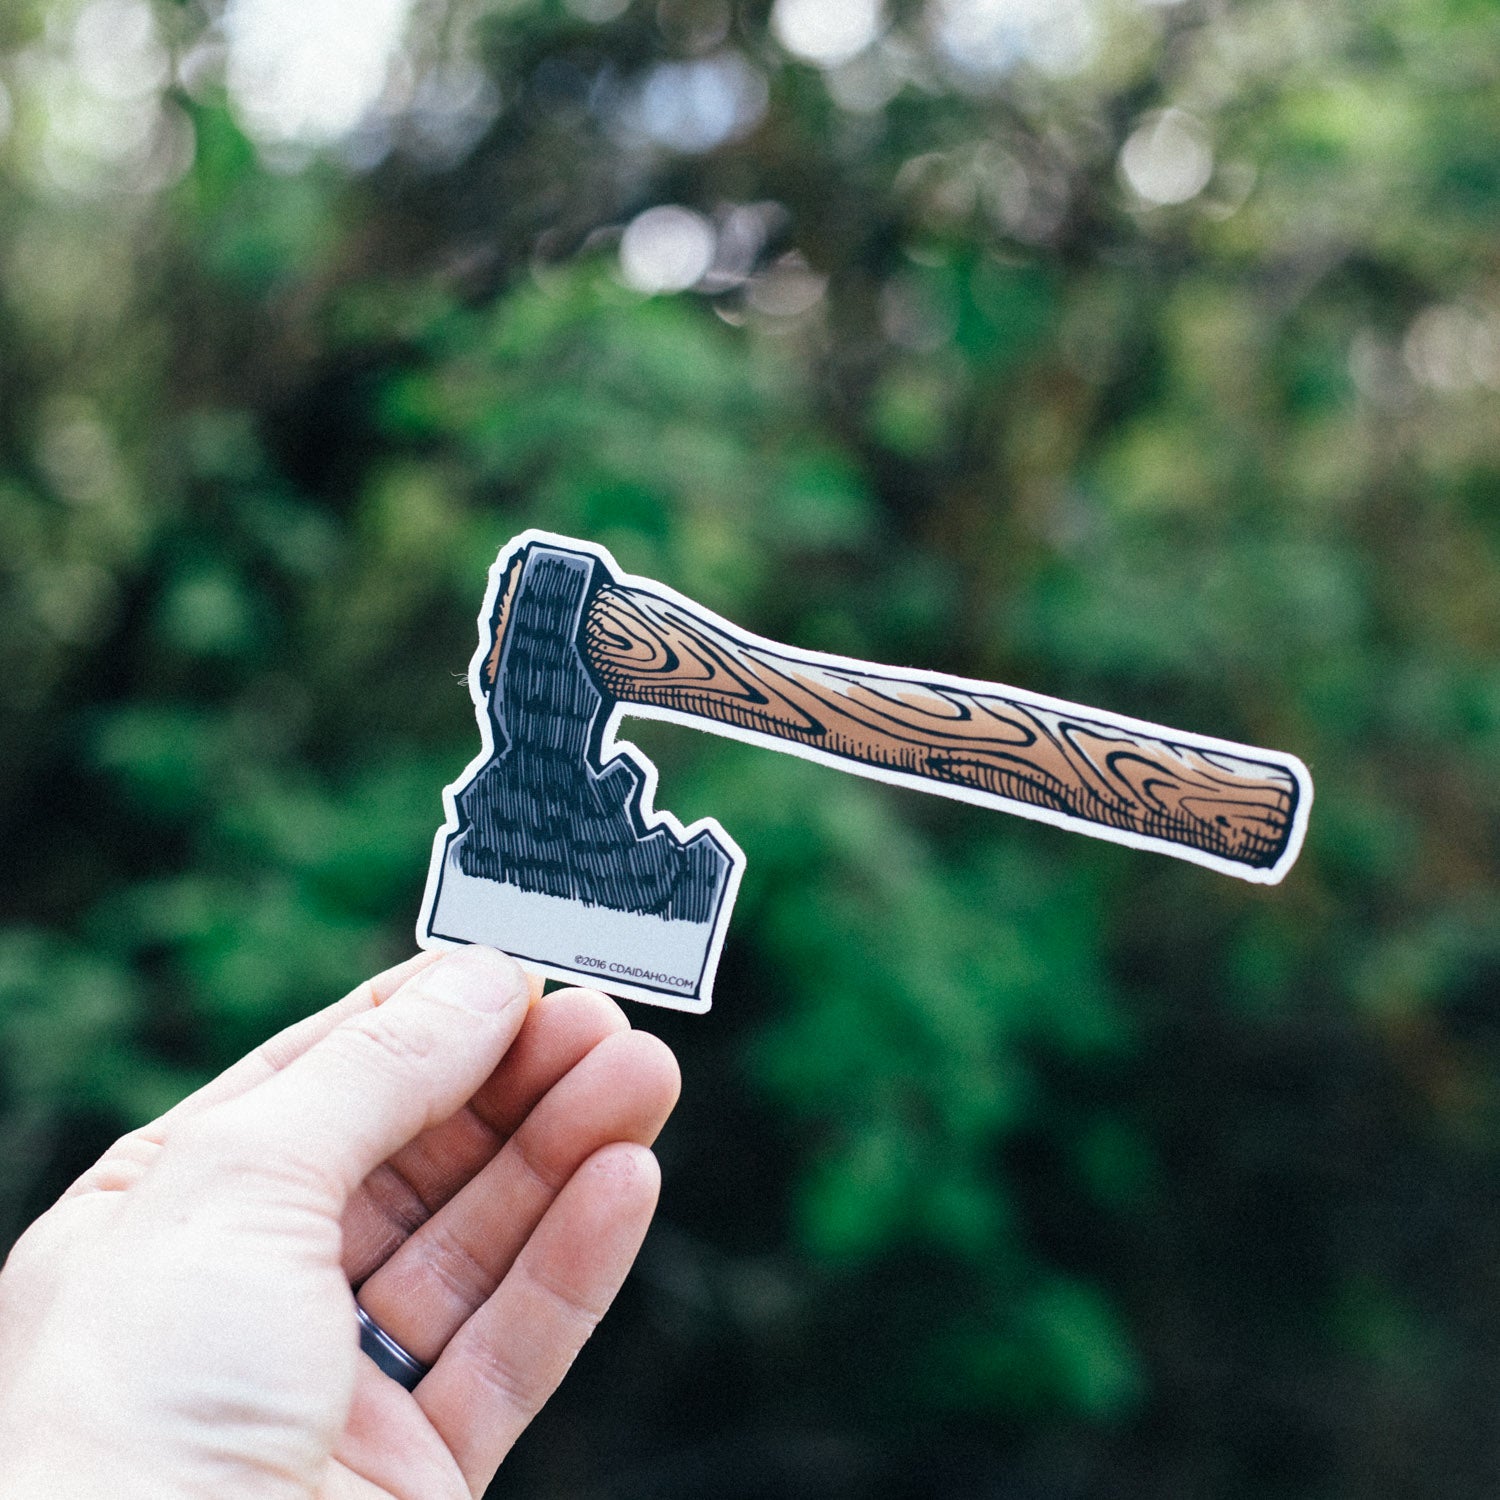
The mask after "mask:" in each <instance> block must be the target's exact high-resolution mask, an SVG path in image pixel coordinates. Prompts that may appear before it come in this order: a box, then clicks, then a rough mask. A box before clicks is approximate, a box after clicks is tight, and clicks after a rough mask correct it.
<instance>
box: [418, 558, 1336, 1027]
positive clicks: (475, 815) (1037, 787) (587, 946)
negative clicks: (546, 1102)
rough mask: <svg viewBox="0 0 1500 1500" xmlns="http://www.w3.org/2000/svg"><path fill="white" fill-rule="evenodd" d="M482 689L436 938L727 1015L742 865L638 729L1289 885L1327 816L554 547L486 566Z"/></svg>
mask: <svg viewBox="0 0 1500 1500" xmlns="http://www.w3.org/2000/svg"><path fill="white" fill-rule="evenodd" d="M469 690H470V693H471V695H472V696H473V699H474V707H475V712H476V714H477V716H478V719H479V729H480V738H481V740H482V742H483V748H482V750H481V751H480V753H479V754H478V755H477V756H475V758H474V759H473V761H471V762H470V764H469V765H468V766H467V767H466V769H465V770H464V773H463V775H462V776H461V777H460V778H459V779H458V780H457V781H455V782H454V783H452V785H450V786H448V787H446V788H444V791H443V806H444V809H445V811H446V813H447V820H446V822H445V823H444V825H443V826H442V828H440V829H439V830H438V833H437V837H436V838H435V839H434V841H433V850H432V863H431V866H430V868H429V871H428V877H427V889H426V893H425V895H424V897H423V901H422V913H421V917H420V919H419V920H418V924H417V941H418V942H419V943H420V944H421V945H422V946H423V947H427V948H441V947H452V946H456V945H459V944H462V943H488V944H491V945H493V946H494V947H497V948H502V949H504V950H505V951H506V952H508V953H512V954H514V955H515V956H516V957H517V958H519V959H520V960H521V961H522V962H523V963H526V964H528V965H529V966H531V967H532V968H534V969H538V970H540V971H542V972H543V973H546V974H549V975H552V976H553V977H556V978H560V979H568V980H582V981H584V982H586V983H591V984H594V985H597V986H598V987H600V988H602V989H606V990H609V991H611V992H612V993H615V994H618V995H624V996H628V997H630V998H632V999H636V1000H645V1001H649V1002H651V1003H652V1004H656V1005H666V1006H671V1007H673V1008H674V1009H678V1010H693V1011H702V1010H707V1009H708V1007H709V1002H710V999H711V995H712V989H713V978H714V970H715V967H716V966H717V964H718V959H719V951H720V948H721V947H722V945H723V941H724V931H725V928H726V927H727V926H728V923H729V913H730V910H731V908H732V907H733V905H734V897H735V891H736V889H737V888H738V886H739V879H740V872H741V870H742V869H743V867H744V858H745V857H744V855H743V854H742V853H741V852H740V849H739V846H738V845H737V844H736V843H735V842H734V840H733V839H732V838H730V836H729V835H728V834H727V833H726V832H725V831H724V829H723V828H722V827H721V826H720V825H719V823H718V822H717V821H716V820H715V819H713V818H704V819H701V820H700V821H699V822H697V823H694V824H693V825H692V826H691V827H690V828H684V827H683V826H682V824H681V823H679V822H678V821H677V819H676V818H674V817H673V816H672V815H671V813H668V812H660V811H657V809H656V808H655V807H654V805H653V795H654V792H655V789H656V769H655V767H654V766H653V765H652V764H651V762H650V761H649V760H647V759H646V758H645V756H644V755H642V754H641V753H640V751H639V750H637V749H636V748H635V747H634V746H632V745H629V744H626V743H624V742H622V741H619V740H617V739H616V732H617V730H618V728H619V724H620V720H621V719H622V718H623V717H625V716H626V715H627V714H633V715H636V716H638V717H642V718H652V719H667V720H670V721H672V722H674V723H680V724H689V725H693V726H695V727H697V728H699V729H707V730H710V731H712V732H713V733H716V734H724V735H729V736H731V737H732V738H734V739H739V740H747V741H750V742H751V743H754V744H757V745H763V746H765V747H766V748H768V749H772V750H783V751H788V752H790V753H791V754H793V755H801V756H804V757H805V758H807V759H809V760H816V761H820V762H822V763H823V764H825V765H829V766H835V767H837V768H838V769H839V770H843V771H854V772H857V773H858V774H860V775H863V776H872V777H875V778H876V779H878V780H881V781H889V782H894V783H896V784H898V785H901V786H908V787H914V788H916V789H918V790H920V791H926V792H936V793H938V794H939V795H941V796H945V797H955V798H957V799H959V800H960V801H963V802H971V803H974V804H975V805H977V806H980V807H993V808H999V809H1000V810H1002V811H1004V812H1012V813H1019V814H1020V815H1021V816H1022V817H1026V818H1035V819H1038V820H1040V821H1042V822H1046V823H1055V824H1057V825H1058V826H1059V827H1062V828H1070V829H1073V830H1075V831H1076V832H1079V833H1088V834H1092V835H1094V836H1095V837H1096V838H1104V839H1112V840H1113V841H1115V842H1116V843H1121V844H1129V845H1130V846H1131V847H1133V848H1137V849H1152V850H1156V851H1158V852H1159V853H1162V854H1172V855H1176V856H1177V857H1179V858H1181V859H1189V860H1193V861H1194V862H1196V863H1198V864H1201V865H1206V866H1208V867H1209V868H1210V869H1213V870H1218V871H1221V872H1222V873H1224V874H1226V875H1235V876H1238V877H1239V878H1240V879H1242V880H1252V881H1258V882H1260V883H1262V884H1271V883H1274V882H1275V881H1278V880H1280V879H1281V877H1282V876H1283V875H1284V874H1285V873H1286V871H1287V870H1288V869H1289V868H1290V867H1291V864H1292V862H1293V861H1294V860H1295V859H1296V857H1297V854H1298V851H1299V850H1300V849H1301V846H1302V839H1303V834H1304V832H1305V831H1306V827H1307V815H1308V809H1309V808H1310V806H1311V804H1312V782H1311V779H1310V778H1309V776H1308V774H1307V770H1306V768H1305V767H1304V766H1303V764H1302V763H1301V761H1299V760H1297V759H1296V758H1295V757H1293V756H1290V755H1282V754H1278V753H1276V752H1274V751H1270V750H1257V749H1254V748H1252V747H1250V746H1248V745H1237V744H1232V743H1230V742H1229V741H1227V740H1217V739H1208V738H1205V737H1203V736H1199V735H1185V734H1179V733H1177V732H1176V731H1175V730H1171V729H1165V728H1163V727H1162V726H1161V725H1158V724H1146V723H1142V722H1141V721H1139V720H1136V719H1128V718H1123V717H1121V716H1120V715H1118V714H1110V713H1104V712H1102V711H1100V710H1098V709H1090V708H1081V707H1079V706H1078V705H1076V704H1072V703H1064V702H1061V701H1060V700H1058V699H1056V698H1047V697H1043V696H1042V695H1040V694H1037V693H1029V692H1021V691H1019V690H1017V689H1015V688H1009V687H1002V686H999V685H998V684H995V683H987V682H972V681H969V680H967V679H965V678H962V677H949V676H946V675H944V674H942V673H938V672H922V671H905V670H901V669H898V668H895V667H882V666H876V665H872V664H871V663H868V662H860V661H851V660H849V659H848V658H846V657H841V656H828V655H824V654H822V653H819V652H815V651H795V650H792V649H790V648H788V647H785V646H778V645H776V644H775V643H774V642H772V641H768V640H764V639H763V638H761V637H760V636H757V635H752V634H750V632H748V631H745V630H740V629H737V628H736V627H735V626H733V625H730V624H729V623H728V622H727V621H725V620H722V619H720V618H719V617H718V616H717V615H715V614H712V613H711V612H710V611H708V610H706V609H704V608H703V606H702V605H700V604H695V603H694V602H693V601H692V600H691V599H687V598H684V597H683V596H682V595H681V594H678V593H676V592H674V591H673V590H671V589H669V588H665V587H663V586H662V585H661V584H658V583H652V582H650V581H648V580H646V579H643V578H634V577H631V576H630V575H628V574H626V573H623V572H621V571H620V569H619V568H618V567H617V566H616V564H615V561H614V559H613V558H612V557H611V556H610V555H609V553H608V552H607V551H605V550H604V548H602V547H598V546H595V545H593V544H592V543H589V542H580V541H575V540H573V539H571V538H568V537H561V536H553V535H551V534H549V533H546V532H541V531H528V532H524V533H523V534H522V535H520V536H518V537H516V538H515V539H514V540H513V541H511V542H509V543H508V544H507V545H506V547H505V548H504V550H503V551H502V552H501V553H500V556H499V557H498V558H497V559H496V562H495V566H494V567H493V568H492V569H491V571H490V581H489V589H488V591H487V593H486V594H485V600H484V605H483V608H482V609H481V611H480V615H479V649H478V650H477V651H476V652H475V654H474V658H473V661H472V662H471V664H470V667H469Z"/></svg>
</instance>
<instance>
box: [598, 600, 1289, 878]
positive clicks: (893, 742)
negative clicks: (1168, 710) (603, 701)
mask: <svg viewBox="0 0 1500 1500" xmlns="http://www.w3.org/2000/svg"><path fill="white" fill-rule="evenodd" d="M580 644H581V646H582V650H583V655H584V658H585V660H586V661H587V663H588V665H589V667H590V669H591V670H592V671H593V672H594V674H595V675H596V677H597V679H598V681H599V683H600V685H601V687H602V688H603V690H604V692H605V694H606V696H609V697H613V698H615V699H618V700H619V701H621V702H624V703H634V704H642V705H651V706H654V707H657V708H661V709H669V710H672V711H674V712H677V713H682V714H687V715H692V716H695V717H701V718H706V719H712V720H717V721H718V722H720V723H722V724H725V725H732V726H736V727H739V728H742V729H747V730H753V731H756V732H758V733H760V734H764V735H769V736H772V737H774V738H775V739H778V740H783V741H789V742H794V743H797V744H801V745H805V746H808V747H810V748H812V749H815V750H817V751H819V752H821V753H823V754H826V755H830V756H835V757H838V758H841V759H844V760H847V761H850V762H853V763H854V765H855V766H860V765H864V766H871V767H883V768H886V769H889V770H892V771H899V772H903V773H905V774H907V775H910V776H916V777H920V778H922V779H923V780H925V781H929V782H931V783H934V785H933V786H932V790H933V791H936V792H942V791H944V790H945V788H948V787H951V788H955V789H958V788H962V789H963V792H962V793H961V794H962V795H971V796H972V795H973V794H975V793H978V794H981V795H983V796H986V797H994V798H995V799H996V800H997V803H1001V802H1011V803H1022V804H1029V805H1031V806H1034V807H1038V808H1045V809H1049V810H1051V811H1052V812H1056V813H1062V814H1066V815H1068V816H1070V817H1074V818H1080V819H1083V820H1085V821H1087V822H1090V823H1097V824H1100V825H1102V826H1104V827H1108V828H1115V829H1122V830H1127V831H1129V832H1132V833H1137V834H1141V835H1145V836H1147V837H1150V838H1156V839H1161V840H1164V841H1167V842H1170V843H1173V844H1180V845H1187V846H1191V847H1193V848H1196V849H1199V850H1202V851H1203V852H1205V853H1208V854H1212V855H1217V856H1219V857H1221V858H1224V859H1228V860H1233V861H1236V862H1238V863H1242V864H1244V865H1247V866H1252V867H1255V868H1260V869H1265V868H1269V867H1270V866H1272V865H1274V864H1275V863H1276V861H1277V859H1278V858H1279V856H1280V855H1281V854H1282V853H1283V852H1284V850H1285V849H1286V847H1287V841H1288V839H1289V838H1290V836H1291V830H1292V827H1293V819H1294V814H1295V812H1296V804H1297V797H1298V785H1297V782H1296V780H1295V779H1294V777H1293V776H1292V775H1291V773H1290V772H1289V771H1288V770H1286V769H1285V768H1283V767H1281V766H1279V765H1276V764H1274V763H1272V762H1270V761H1261V760H1257V759H1255V758H1253V756H1254V752H1249V753H1247V755H1246V756H1244V757H1241V756H1239V755H1235V754H1231V753H1229V752H1226V751H1225V750H1223V749H1220V748H1217V747H1214V746H1206V745H1201V744H1199V745H1195V744H1194V742H1193V740H1192V739H1191V737H1188V736H1182V737H1178V736H1175V735H1174V736H1172V738H1170V739H1168V738H1157V737H1154V736H1149V735H1144V734H1141V733H1139V732H1137V731H1135V730H1133V729H1131V728H1130V727H1129V726H1126V725H1122V724H1119V723H1115V722H1111V721H1110V720H1109V719H1108V718H1106V717H1105V716H1103V715H1100V714H1099V713H1098V712H1097V711H1096V710H1090V709H1085V708H1078V709H1076V710H1075V709H1074V708H1073V707H1072V706H1064V707H1063V708H1062V709H1059V707H1058V706H1056V705H1053V704H1047V703H1044V702H1040V701H1038V700H1036V699H1033V698H1029V697H1028V696H1027V695H1026V694H1024V693H1021V692H1018V691H1016V690H1014V689H1010V688H998V687H996V686H994V685H992V684H986V683H972V684H964V685H963V686H962V687H959V686H955V685H952V684H949V683H941V682H937V681H934V680H931V679H924V678H923V676H922V674H920V673H915V672H914V673H910V674H906V673H899V672H896V671H894V670H891V671H887V670H869V671H864V670H856V669H851V668H845V667H835V666H832V665H829V664H827V663H824V662H818V661H815V660H812V659H809V658H806V657H801V656H799V655H797V654H796V653H795V652H792V651H788V650H785V649H784V648H780V647H776V648H768V647H766V646H765V645H763V644H761V643H759V642H755V641H751V640H747V639H746V638H744V637H743V636H741V635H740V634H738V633H737V632H736V631H735V630H734V629H733V628H732V627H731V626H729V625H728V624H727V623H726V622H724V621H722V620H719V619H718V618H717V617H716V616H712V615H709V614H708V612H707V611H703V612H701V613H698V612H691V611H689V610H687V609H685V608H683V607H682V606H681V605H679V604H677V603H676V602H675V601H673V600H670V599H666V598H662V597H659V596H657V595H655V594H652V593H650V592H648V591H647V590H644V589H639V588H631V587H625V586H605V587H603V588H601V589H599V590H598V591H597V592H596V593H595V595H594V597H593V599H592V601H591V603H590V605H589V608H588V612H587V615H586V617H585V621H584V629H583V639H582V641H581V642H580Z"/></svg>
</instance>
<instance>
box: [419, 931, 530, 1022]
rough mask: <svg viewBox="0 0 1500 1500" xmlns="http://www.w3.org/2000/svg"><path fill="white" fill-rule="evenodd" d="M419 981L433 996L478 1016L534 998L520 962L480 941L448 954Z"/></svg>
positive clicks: (422, 975)
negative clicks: (483, 945) (480, 943)
mask: <svg viewBox="0 0 1500 1500" xmlns="http://www.w3.org/2000/svg"><path fill="white" fill-rule="evenodd" d="M416 982H417V983H418V984H420V985H421V987H422V988H423V989H424V990H426V991H427V993H428V994H429V995H432V996H433V997H434V998H436V999H438V1000H446V1001H447V1002H448V1003H449V1004H450V1005H458V1006H461V1007H462V1008H463V1009H464V1010H472V1011H474V1012H476V1013H477V1014H479V1015H494V1014H497V1013H498V1012H500V1011H503V1010H508V1009H509V1008H510V1007H511V1006H512V1005H525V1004H526V1003H527V1001H528V1000H529V999H530V998H531V989H530V986H529V985H528V984H527V982H526V976H525V974H523V973H522V972H521V966H520V964H518V963H517V962H516V961H515V959H513V958H509V957H507V956H506V955H505V954H504V953H498V952H496V950H495V949H493V948H482V947H480V946H479V945H478V944H474V945H472V946H470V947H467V948H457V949H455V950H454V951H453V952H451V953H445V954H444V955H443V956H442V957H441V958H440V959H439V960H438V961H437V962H436V963H435V964H433V966H432V967H431V968H430V969H427V970H424V971H423V973H422V974H421V975H419V976H418V979H417V981H416Z"/></svg>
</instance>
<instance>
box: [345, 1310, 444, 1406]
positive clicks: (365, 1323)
mask: <svg viewBox="0 0 1500 1500" xmlns="http://www.w3.org/2000/svg"><path fill="white" fill-rule="evenodd" d="M354 1311H355V1314H356V1316H357V1317H358V1318H359V1347H360V1348H361V1349H363V1350H364V1351H365V1353H366V1354H368V1355H369V1356H370V1358H371V1359H373V1360H374V1361H375V1363H376V1364H377V1365H378V1366H379V1367H380V1369H381V1370H382V1371H383V1372H384V1373H385V1374H387V1375H389V1376H390V1377H391V1379H392V1380H394V1381H395V1382H396V1384H397V1385H401V1386H405V1387H406V1389H407V1390H409V1391H414V1390H416V1388H417V1382H418V1381H419V1380H420V1379H421V1378H422V1377H423V1376H424V1375H425V1374H426V1373H427V1371H428V1368H429V1367H428V1366H427V1365H424V1364H423V1363H422V1361H421V1360H420V1359H417V1358H416V1357H415V1356H414V1355H411V1354H408V1353H407V1352H406V1350H405V1349H403V1348H402V1347H401V1345H400V1344H398V1343H397V1342H396V1341H395V1339H393V1338H392V1337H391V1336H390V1334H388V1333H387V1332H386V1331H385V1329H383V1328H382V1327H381V1326H380V1324H379V1323H377V1322H376V1321H375V1319H374V1318H372V1317H371V1316H370V1315H369V1313H367V1312H366V1311H365V1310H364V1308H362V1307H361V1306H360V1305H359V1303H358V1302H357V1301H356V1302H355V1304H354Z"/></svg>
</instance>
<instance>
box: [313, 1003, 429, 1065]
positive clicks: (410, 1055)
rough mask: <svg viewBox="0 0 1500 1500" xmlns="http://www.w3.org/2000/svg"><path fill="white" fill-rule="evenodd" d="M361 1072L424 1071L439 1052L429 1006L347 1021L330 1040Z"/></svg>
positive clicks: (369, 1014)
mask: <svg viewBox="0 0 1500 1500" xmlns="http://www.w3.org/2000/svg"><path fill="white" fill-rule="evenodd" d="M329 1041H330V1042H332V1043H333V1044H334V1045H335V1046H336V1047H341V1048H342V1049H343V1051H344V1053H345V1055H346V1056H347V1058H348V1060H349V1061H350V1062H351V1063H352V1064H353V1065H354V1066H355V1067H357V1068H358V1069H359V1070H360V1071H361V1072H366V1071H372V1070H373V1071H376V1072H384V1073H389V1072H397V1073H411V1072H417V1071H420V1070H421V1069H422V1068H423V1067H424V1066H425V1065H426V1064H427V1063H429V1062H430V1061H431V1060H432V1058H433V1055H434V1054H435V1053H436V1052H437V1050H438V1036H437V1031H436V1028H435V1027H434V1026H433V1024H432V1021H431V1018H430V1017H429V1016H428V1015H426V1014H425V1007H423V1008H422V1009H420V1010H419V1009H418V1008H417V1007H412V1008H410V1009H408V1010H406V1011H404V1012H403V1013H402V1014H401V1015H399V1016H398V1015H397V1014H396V1013H395V1012H394V1011H371V1012H368V1013H367V1014H365V1015H361V1016H359V1017H357V1018H356V1019H354V1020H352V1021H349V1022H346V1023H345V1024H344V1025H343V1026H341V1027H339V1028H338V1030H337V1031H335V1032H334V1033H333V1035H332V1036H331V1037H330V1038H329Z"/></svg>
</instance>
